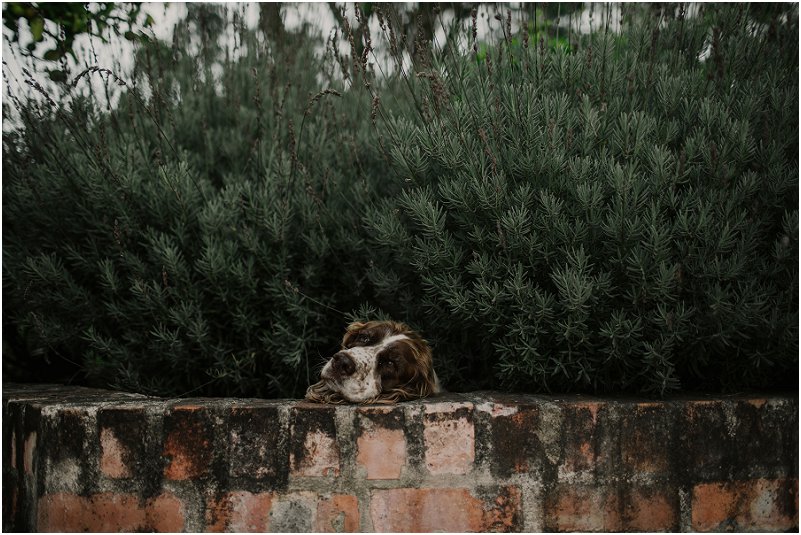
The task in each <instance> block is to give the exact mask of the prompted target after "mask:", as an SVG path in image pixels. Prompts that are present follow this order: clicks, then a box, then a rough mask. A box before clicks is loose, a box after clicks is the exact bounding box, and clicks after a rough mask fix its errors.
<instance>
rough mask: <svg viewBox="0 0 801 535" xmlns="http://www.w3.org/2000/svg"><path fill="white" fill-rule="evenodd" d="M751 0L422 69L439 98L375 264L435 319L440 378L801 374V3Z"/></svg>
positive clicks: (501, 48) (602, 379) (422, 91)
mask: <svg viewBox="0 0 801 535" xmlns="http://www.w3.org/2000/svg"><path fill="white" fill-rule="evenodd" d="M746 9H747V6H742V5H741V6H737V7H731V6H729V7H726V8H720V9H713V10H706V12H705V13H703V16H702V17H699V18H697V19H682V18H675V19H670V20H667V21H666V22H665V24H664V26H663V27H661V28H659V27H657V26H656V22H657V21H656V19H650V18H645V19H643V20H642V22H636V21H635V22H636V23H635V24H633V25H632V26H630V27H629V29H628V30H627V31H626V33H625V34H624V35H621V36H617V37H615V36H613V35H612V34H611V33H607V32H605V31H603V30H601V31H599V32H596V33H594V34H593V35H591V36H588V37H585V38H584V39H583V42H582V43H581V46H580V47H579V49H578V51H577V52H575V53H570V52H568V51H566V50H565V48H564V47H551V48H547V47H545V46H544V43H543V42H540V43H535V42H531V43H529V44H528V46H526V45H525V44H521V45H520V46H517V45H518V43H519V42H520V41H519V40H517V39H516V40H513V39H511V38H510V36H509V34H507V39H506V41H505V42H501V43H499V44H498V45H497V46H496V47H495V48H494V51H493V52H492V53H491V54H490V56H489V58H485V57H482V56H481V52H480V51H479V52H478V54H477V56H478V57H477V61H470V59H471V58H469V57H468V58H457V57H454V56H448V55H445V56H441V57H439V58H437V59H438V61H436V62H435V63H434V64H433V66H432V67H431V68H430V69H429V70H427V71H425V72H424V73H423V74H422V75H421V74H418V77H419V78H423V79H425V80H426V81H428V82H430V83H428V84H421V85H420V86H419V87H418V88H417V91H418V101H421V102H424V103H425V102H428V103H429V105H428V106H426V105H425V104H424V107H423V109H422V111H421V113H420V114H419V115H417V116H412V115H410V116H406V117H399V118H398V119H397V121H396V123H395V125H394V129H393V134H394V136H393V138H392V139H393V143H392V146H393V147H394V150H393V157H394V162H395V166H396V168H398V169H400V170H401V171H400V172H401V176H402V178H404V179H405V180H406V181H408V182H409V183H411V184H412V186H411V187H409V188H407V189H406V190H405V191H404V192H403V193H402V194H401V195H399V196H397V197H394V198H389V199H385V200H383V201H382V202H381V203H380V204H379V205H377V206H375V207H374V208H373V209H372V210H371V211H370V212H369V215H368V217H367V219H366V222H367V225H368V228H369V229H370V234H371V236H372V238H373V240H372V242H373V244H374V245H375V246H376V247H377V248H379V249H380V250H381V251H383V252H382V261H381V262H376V263H375V265H374V266H373V267H372V269H370V271H369V277H370V279H371V281H372V282H373V284H374V285H375V287H376V290H377V292H378V294H379V297H380V299H379V303H380V306H381V307H382V308H383V309H385V310H387V311H390V312H391V313H392V314H393V315H396V316H399V317H410V318H414V319H415V320H417V321H418V322H420V323H422V324H424V325H425V326H426V332H427V333H429V335H430V336H431V337H432V338H433V339H434V341H435V342H436V352H437V355H438V362H440V363H444V364H445V366H446V367H445V369H444V370H442V374H443V375H444V376H445V378H446V383H447V382H449V381H450V382H451V383H454V382H455V383H456V384H460V385H467V386H469V387H487V386H491V387H495V388H498V387H499V386H501V385H502V386H503V387H505V388H511V389H515V390H524V391H541V390H543V389H547V390H556V391H565V390H584V391H596V392H597V391H620V390H627V391H640V392H651V393H657V394H662V393H664V392H667V391H671V390H675V389H678V388H681V387H684V388H706V389H719V388H744V387H768V386H774V387H775V386H777V385H785V386H786V385H790V384H793V383H794V381H796V380H797V373H796V372H797V364H798V301H797V294H798V286H797V281H798V205H797V196H798V152H797V150H798V123H797V117H798V46H797V36H798V25H797V22H798V20H797V16H798V14H797V12H796V11H793V12H792V13H791V14H790V15H789V22H788V23H787V24H783V25H781V24H777V23H776V21H775V20H774V22H773V23H772V24H771V25H770V27H769V28H768V27H763V28H762V31H761V33H760V32H756V34H754V31H753V22H752V21H751V20H750V19H749V17H748V16H747V12H746ZM499 24H503V21H502V22H500V23H499ZM707 36H709V37H710V39H706V37H707ZM469 44H470V43H468V45H469ZM705 46H706V47H709V49H708V54H707V55H706V59H699V58H703V57H704V48H705ZM446 73H447V74H446ZM397 294H400V295H413V296H414V298H411V299H408V300H406V301H404V302H402V303H397V306H393V303H394V296H395V295H397ZM490 378H492V379H490Z"/></svg>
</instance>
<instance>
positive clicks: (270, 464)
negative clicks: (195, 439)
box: [227, 404, 289, 488]
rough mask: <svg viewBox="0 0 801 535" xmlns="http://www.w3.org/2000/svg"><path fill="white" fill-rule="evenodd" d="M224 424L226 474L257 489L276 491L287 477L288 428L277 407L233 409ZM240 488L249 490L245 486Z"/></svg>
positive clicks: (284, 482)
mask: <svg viewBox="0 0 801 535" xmlns="http://www.w3.org/2000/svg"><path fill="white" fill-rule="evenodd" d="M227 423H228V428H229V429H228V457H227V458H228V473H229V475H230V477H232V478H243V479H245V480H248V483H254V484H258V485H259V486H260V487H259V488H280V487H283V486H285V485H286V481H287V477H288V474H289V466H288V463H287V459H288V458H289V449H288V448H289V444H288V443H289V440H288V434H289V432H288V429H287V427H286V424H285V423H284V421H283V419H282V411H281V410H280V408H279V405H277V404H271V405H266V406H265V405H258V406H240V407H233V408H232V409H231V412H230V413H229V415H228V418H227ZM244 488H250V487H248V486H247V483H246V484H245V486H244Z"/></svg>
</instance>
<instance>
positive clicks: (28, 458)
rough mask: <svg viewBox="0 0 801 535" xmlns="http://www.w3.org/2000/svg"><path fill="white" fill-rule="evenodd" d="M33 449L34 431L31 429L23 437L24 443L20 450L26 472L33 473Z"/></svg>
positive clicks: (34, 445)
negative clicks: (21, 450)
mask: <svg viewBox="0 0 801 535" xmlns="http://www.w3.org/2000/svg"><path fill="white" fill-rule="evenodd" d="M35 449H36V431H33V432H31V433H30V434H29V435H28V436H27V437H26V438H25V445H24V449H23V452H22V463H23V467H24V469H25V473H26V474H33V453H34V450H35Z"/></svg>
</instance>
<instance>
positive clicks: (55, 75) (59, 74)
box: [47, 70, 67, 82]
mask: <svg viewBox="0 0 801 535" xmlns="http://www.w3.org/2000/svg"><path fill="white" fill-rule="evenodd" d="M47 74H48V75H49V76H50V79H51V80H53V81H54V82H66V81H67V73H65V72H64V71H59V70H53V71H47Z"/></svg>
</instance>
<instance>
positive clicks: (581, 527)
mask: <svg viewBox="0 0 801 535" xmlns="http://www.w3.org/2000/svg"><path fill="white" fill-rule="evenodd" d="M545 524H546V529H547V530H548V531H620V530H621V529H622V521H621V517H620V501H619V499H618V495H617V491H616V489H614V488H610V487H603V486H599V485H595V486H578V485H574V484H568V483H563V484H560V485H558V486H557V488H556V489H555V490H554V491H553V492H552V493H550V494H549V495H548V496H547V498H546V505H545Z"/></svg>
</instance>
